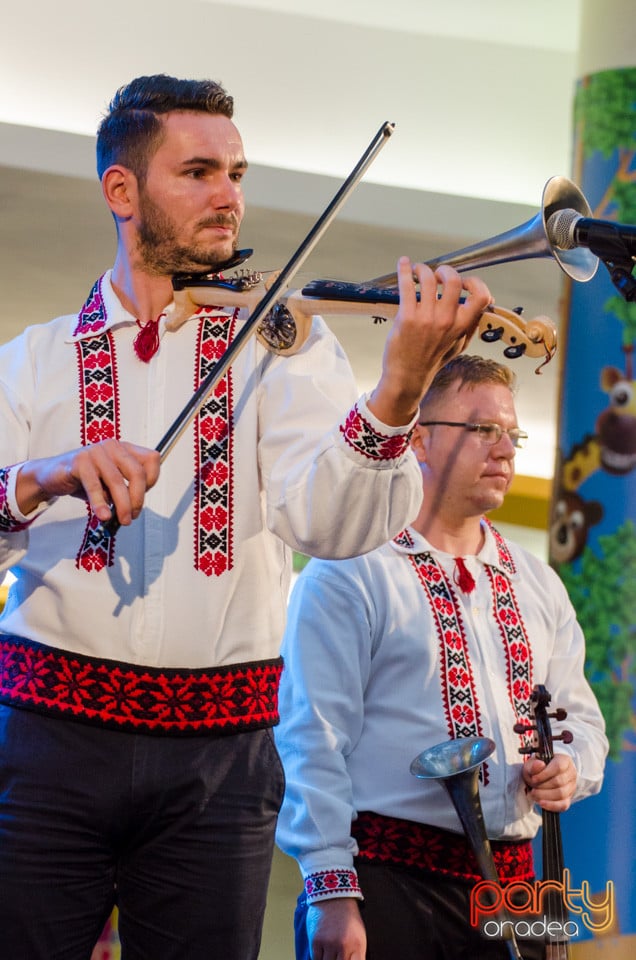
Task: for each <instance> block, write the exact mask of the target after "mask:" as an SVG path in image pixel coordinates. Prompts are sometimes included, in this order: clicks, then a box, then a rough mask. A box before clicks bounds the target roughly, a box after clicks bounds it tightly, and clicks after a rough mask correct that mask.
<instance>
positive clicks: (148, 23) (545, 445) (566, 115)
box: [0, 0, 585, 476]
mask: <svg viewBox="0 0 636 960" xmlns="http://www.w3.org/2000/svg"><path fill="white" fill-rule="evenodd" d="M584 4H585V0H558V2H554V0H533V3H532V4H529V3H527V2H525V0H481V2H479V3H476V2H475V0H446V2H445V3H444V4H438V3H437V2H431V0H392V2H391V3H387V2H385V0H383V2H380V0H346V2H344V3H343V2H342V0H338V2H336V0H321V2H320V4H314V3H311V4H310V3H309V2H308V0H251V2H243V0H231V2H226V3H217V2H214V0H180V2H179V3H173V2H166V0H154V2H153V3H148V0H125V2H124V0H109V2H108V3H107V4H102V3H97V2H91V0H58V2H56V3H55V4H52V3H50V2H49V0H31V2H30V3H29V4H21V5H20V4H15V3H13V4H11V5H10V6H7V7H5V9H4V11H3V18H2V20H3V23H2V36H1V38H0V90H1V91H3V92H2V93H1V94H0V202H1V203H2V220H1V222H0V243H1V244H2V257H1V258H0V284H1V286H2V297H1V298H0V340H6V339H8V338H9V337H10V336H13V335H14V334H15V333H17V332H18V331H19V330H20V329H22V328H23V327H24V326H25V325H26V324H27V323H32V322H41V321H43V320H46V319H49V318H50V317H51V316H54V315H56V314H57V313H59V312H66V311H70V310H75V309H77V308H78V306H79V305H80V302H81V300H82V299H83V297H84V295H85V293H87V292H88V288H89V286H90V284H91V282H92V280H93V279H94V278H95V276H97V274H98V273H99V272H101V271H102V270H103V269H104V268H105V267H106V266H108V265H109V263H110V262H111V260H112V256H113V253H114V235H113V230H112V226H111V223H110V218H109V217H108V216H107V214H106V213H105V211H104V209H103V204H102V200H101V195H100V192H99V188H98V186H97V185H96V183H95V178H94V160H93V151H94V138H93V134H94V130H95V127H96V124H97V123H98V121H99V117H100V115H101V113H102V111H103V109H104V107H105V105H106V104H107V102H108V100H109V99H110V97H111V96H112V94H113V92H114V91H115V89H116V88H117V87H118V86H120V85H121V84H122V83H125V82H127V81H128V80H129V79H131V78H132V77H134V76H136V75H139V74H142V73H156V72H166V73H173V74H175V75H179V76H201V77H202V76H210V77H213V78H214V79H217V80H220V81H221V82H222V83H223V84H224V85H225V86H226V88H227V89H228V90H229V91H230V92H231V93H232V94H233V95H234V97H235V101H236V112H235V119H236V122H237V125H238V126H239V129H240V130H241V133H242V135H243V140H244V143H245V146H246V152H247V155H248V159H249V161H250V172H249V174H248V177H247V180H246V193H247V199H248V204H249V208H248V210H249V212H248V216H247V218H246V222H245V225H244V228H243V232H242V238H241V239H242V244H243V245H244V246H251V247H254V249H255V254H254V258H253V260H254V266H255V267H261V268H270V267H280V266H282V265H283V264H284V263H285V262H287V259H288V258H289V256H290V255H291V253H292V252H293V250H294V248H295V246H296V245H297V244H298V243H299V242H300V240H301V239H302V238H303V236H304V235H305V233H306V231H307V230H308V229H309V227H310V226H311V224H312V222H313V219H314V218H315V216H316V215H317V214H318V213H319V212H320V211H321V210H322V209H323V208H324V207H325V205H326V204H327V202H328V201H329V200H330V199H331V197H332V196H333V194H334V193H335V191H336V189H337V187H338V186H339V183H340V181H341V179H342V178H344V176H346V174H347V173H348V172H349V171H350V170H351V168H352V167H353V166H354V165H355V163H356V162H357V160H358V158H359V156H360V155H361V154H362V152H363V151H364V149H365V147H366V146H367V144H368V143H369V141H370V140H371V139H372V137H373V135H374V134H375V132H376V131H377V130H378V128H379V127H380V125H381V124H382V123H383V122H384V121H385V120H390V121H393V122H395V123H396V130H395V133H394V135H393V136H392V137H391V138H390V140H389V142H388V144H387V146H386V147H385V148H384V150H383V151H382V153H381V154H380V156H379V157H378V158H377V160H376V161H375V162H374V164H373V166H372V167H371V169H370V170H369V172H368V173H367V175H366V176H365V181H364V182H363V183H362V184H361V185H360V186H359V187H358V188H357V190H356V191H355V193H354V194H353V196H352V197H351V198H350V200H349V201H348V203H347V205H346V207H345V209H344V210H343V211H342V213H341V214H339V216H338V219H337V221H336V223H335V224H334V225H333V226H332V227H331V228H330V230H329V231H328V233H327V235H326V236H325V237H324V238H323V239H322V241H321V243H320V245H319V248H318V249H317V250H316V251H315V252H314V253H313V254H312V256H311V258H310V260H309V261H308V263H307V264H306V265H305V268H304V270H303V274H302V277H301V278H300V279H299V280H298V281H297V283H300V282H302V281H306V280H308V279H312V278H315V277H324V276H332V277H340V278H344V279H350V280H363V279H366V278H368V277H372V276H376V275H378V274H382V273H388V272H390V271H392V270H393V269H394V265H395V260H396V258H397V256H398V255H399V254H401V253H407V254H409V255H410V256H412V257H413V258H414V259H427V258H430V257H434V256H438V255H441V254H443V253H446V252H448V251H449V250H453V249H456V248H457V247H459V246H463V245H464V244H465V243H468V242H475V241H479V240H484V239H486V238H488V237H491V236H492V235H493V234H496V233H499V232H500V231H502V230H506V229H508V228H510V227H514V226H516V225H517V224H520V223H523V222H524V221H526V220H527V219H529V218H531V217H533V216H534V214H535V213H536V211H537V209H538V208H539V205H540V202H541V193H542V189H543V185H544V183H545V182H546V181H547V179H549V178H550V177H551V176H553V175H566V176H567V175H568V174H569V171H570V165H571V163H570V154H571V139H572V129H571V111H572V101H573V95H574V84H575V81H576V79H577V69H578V57H579V35H580V26H581V14H582V5H583V6H584ZM318 7H319V9H318ZM482 276H484V279H486V280H487V282H488V283H489V285H490V286H491V289H492V291H493V294H494V296H495V299H496V301H497V302H498V303H500V304H502V305H504V306H508V307H513V306H516V305H517V304H523V305H524V306H525V315H526V316H528V317H530V316H533V315H534V314H537V313H548V314H550V315H551V316H552V317H553V318H554V320H555V321H558V312H559V306H558V304H559V296H560V291H561V274H560V271H559V269H558V267H557V266H556V264H555V263H554V261H552V260H551V259H548V260H545V261H538V262H536V261H524V262H523V263H515V264H508V265H505V266H503V267H495V268H492V269H489V270H488V271H486V272H482ZM332 326H333V327H334V329H336V332H337V333H338V335H339V336H340V337H341V339H342V340H343V342H344V345H345V347H346V349H347V350H348V352H349V354H350V356H351V359H352V363H353V366H354V369H355V371H356V375H357V376H358V379H359V381H360V384H361V387H362V388H364V387H366V386H367V385H368V384H369V383H371V382H373V380H374V379H375V376H376V373H377V369H378V364H379V357H380V355H381V348H382V331H381V328H375V327H373V325H371V324H370V322H369V323H368V324H367V322H366V321H364V320H361V319H355V320H354V319H352V318H334V320H333V321H332ZM473 346H474V347H475V348H476V349H479V350H480V351H482V352H490V351H491V348H483V350H482V347H481V346H478V345H476V344H473ZM517 363H518V366H517V367H516V369H517V372H518V373H519V375H520V379H521V387H520V392H519V398H518V407H519V413H520V421H521V422H522V423H523V426H525V427H526V428H527V429H528V431H529V432H530V433H531V434H532V435H533V438H534V439H535V440H536V446H534V447H533V448H531V450H530V452H529V453H528V454H526V458H527V459H526V461H525V462H524V461H523V458H522V459H520V461H519V464H518V467H519V470H520V472H523V473H528V474H531V475H538V476H549V475H551V472H552V467H553V456H554V454H553V451H554V437H555V427H554V420H555V410H556V390H557V379H558V366H557V364H556V363H553V364H552V365H551V367H548V368H547V370H546V373H545V374H544V376H543V378H538V377H535V376H534V373H533V370H534V365H533V364H532V363H531V361H529V360H522V361H518V362H517ZM176 412H177V411H176ZM176 412H175V414H176Z"/></svg>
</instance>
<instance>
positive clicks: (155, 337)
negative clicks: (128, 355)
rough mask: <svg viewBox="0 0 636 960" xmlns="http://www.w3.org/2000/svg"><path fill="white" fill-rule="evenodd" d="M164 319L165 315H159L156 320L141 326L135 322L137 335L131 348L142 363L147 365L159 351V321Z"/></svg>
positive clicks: (138, 322)
mask: <svg viewBox="0 0 636 960" xmlns="http://www.w3.org/2000/svg"><path fill="white" fill-rule="evenodd" d="M162 317H165V313H160V314H159V316H158V317H157V319H156V320H148V322H147V323H144V324H143V326H142V324H141V323H140V321H139V320H138V321H137V326H138V327H139V333H138V334H137V336H136V337H135V340H134V343H133V347H134V348H135V353H136V354H137V356H138V357H139V359H140V360H142V361H143V362H144V363H148V362H149V361H150V360H151V359H152V357H154V355H155V353H156V352H157V350H158V349H159V321H160V320H161V318H162Z"/></svg>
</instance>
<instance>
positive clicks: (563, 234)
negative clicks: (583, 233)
mask: <svg viewBox="0 0 636 960" xmlns="http://www.w3.org/2000/svg"><path fill="white" fill-rule="evenodd" d="M580 219H581V214H580V213H577V212H576V210H570V209H565V210H557V212H556V213H553V214H552V216H551V217H549V218H548V222H547V224H546V232H547V234H548V240H549V241H550V243H552V244H553V245H554V246H555V247H556V248H557V249H558V250H573V249H574V247H576V242H575V240H574V231H573V230H572V227H573V226H574V224H575V223H576V221H577V220H580Z"/></svg>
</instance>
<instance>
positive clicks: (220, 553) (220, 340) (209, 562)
mask: <svg viewBox="0 0 636 960" xmlns="http://www.w3.org/2000/svg"><path fill="white" fill-rule="evenodd" d="M236 315H237V311H235V313H234V314H231V315H229V316H202V317H201V320H200V326H199V342H198V349H197V371H196V377H195V390H196V389H197V388H198V387H199V385H200V384H201V382H202V381H203V380H204V379H205V377H206V376H207V375H208V373H209V372H210V369H211V368H212V366H213V365H214V364H215V363H216V362H217V360H219V359H220V358H221V357H222V356H223V354H224V353H225V351H226V349H227V347H228V344H229V343H230V342H231V341H232V338H233V336H234V328H235V320H236ZM232 420H233V405H232V369H231V368H230V369H229V370H228V371H227V373H226V374H225V376H223V377H222V378H221V379H220V380H219V382H218V383H217V385H216V387H215V388H214V390H213V391H212V394H211V396H210V398H209V399H208V400H207V401H206V403H205V404H204V405H203V407H202V408H201V411H200V412H199V415H198V416H197V418H196V425H195V490H194V537H195V544H194V565H195V568H196V569H197V570H201V571H202V572H203V573H204V574H205V575H206V576H208V577H212V576H217V577H218V576H220V575H221V574H222V573H225V571H226V570H231V569H232V565H233V555H232V549H233V542H232V536H233V514H232V511H233V471H234V464H233V456H232V438H233V430H232Z"/></svg>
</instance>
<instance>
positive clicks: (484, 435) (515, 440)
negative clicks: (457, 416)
mask: <svg viewBox="0 0 636 960" xmlns="http://www.w3.org/2000/svg"><path fill="white" fill-rule="evenodd" d="M419 426H420V427H438V426H439V427H463V428H464V430H468V431H469V433H476V434H477V436H478V437H479V439H480V440H481V441H482V443H487V444H488V445H489V446H494V444H495V443H499V441H500V440H501V438H502V436H503V434H504V433H507V434H508V436H509V437H510V440H511V442H512V445H513V447H516V448H517V449H520V448H521V447H523V445H524V444H525V442H526V440H527V439H528V434H527V433H526V432H525V431H524V430H520V429H519V427H511V428H510V429H509V430H504V428H503V427H500V426H499V424H498V423H459V422H457V421H455V420H420V421H419Z"/></svg>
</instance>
